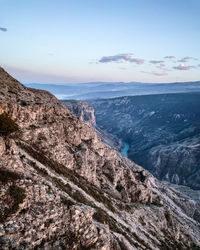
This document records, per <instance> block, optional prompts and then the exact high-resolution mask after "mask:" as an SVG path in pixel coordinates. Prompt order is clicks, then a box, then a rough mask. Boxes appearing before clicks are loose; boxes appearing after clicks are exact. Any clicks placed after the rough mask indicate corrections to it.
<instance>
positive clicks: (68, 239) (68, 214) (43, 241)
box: [0, 69, 200, 250]
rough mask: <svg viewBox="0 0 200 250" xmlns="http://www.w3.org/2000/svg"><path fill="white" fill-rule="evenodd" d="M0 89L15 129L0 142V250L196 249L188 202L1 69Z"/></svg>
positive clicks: (199, 236) (2, 108)
mask: <svg viewBox="0 0 200 250" xmlns="http://www.w3.org/2000/svg"><path fill="white" fill-rule="evenodd" d="M0 86H1V91H0V115H1V114H2V113H4V112H6V113H7V114H8V115H9V116H10V118H11V119H12V120H13V121H14V122H15V123H17V124H18V126H19V130H18V131H16V132H13V133H11V134H10V135H8V136H0V246H1V249H33V248H35V249H56V248H58V249H77V250H78V249H101V250H109V249H111V250H120V249H178V247H179V249H180V248H182V249H192V248H194V247H198V246H199V240H200V233H199V228H198V227H199V224H198V220H194V219H193V218H192V217H191V215H190V214H189V212H188V210H190V212H191V211H192V210H194V209H196V208H194V206H193V204H194V203H195V201H190V200H189V198H188V197H186V196H184V197H181V195H180V193H178V191H175V190H173V189H170V188H168V187H166V186H164V185H163V184H161V183H160V182H159V181H157V180H156V179H155V178H154V177H153V176H152V175H151V174H150V173H148V172H147V171H145V170H144V169H143V168H142V167H140V166H138V165H136V164H135V163H133V162H132V161H130V160H128V159H126V158H124V157H123V156H121V155H120V154H119V153H117V152H116V151H115V150H113V149H111V148H110V147H109V146H106V145H105V144H104V143H102V141H101V140H100V138H99V136H98V135H97V134H96V132H95V131H94V130H93V129H92V128H90V127H89V126H88V125H87V124H85V123H83V122H82V121H81V120H80V119H78V118H77V117H75V116H74V115H72V114H71V112H70V111H69V110H67V109H66V108H65V107H64V106H63V105H62V104H61V103H60V102H59V101H58V100H57V99H56V98H55V97H53V96H52V95H51V94H49V93H48V92H45V91H38V90H33V89H28V88H25V87H24V86H23V85H21V84H20V83H18V82H17V81H16V80H14V79H13V78H12V77H10V76H9V75H8V74H7V73H6V72H5V71H4V70H3V69H1V70H0ZM15 87H16V88H17V93H16V92H15ZM12 91H13V92H12ZM2 93H3V94H2ZM38 100H39V101H38ZM24 101H25V103H24ZM0 133H1V131H0ZM183 200H185V201H187V204H186V205H185V206H184V209H183V207H182V206H181V203H183ZM197 212H198V211H197ZM197 212H196V214H197V215H198V213H197ZM196 217H198V216H196Z"/></svg>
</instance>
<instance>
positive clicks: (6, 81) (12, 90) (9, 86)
mask: <svg viewBox="0 0 200 250" xmlns="http://www.w3.org/2000/svg"><path fill="white" fill-rule="evenodd" d="M0 94H1V95H0V102H8V103H18V104H22V105H30V104H48V105H60V102H59V101H58V100H57V99H56V98H55V96H53V95H52V94H51V93H49V92H48V91H45V90H37V89H32V88H27V87H25V86H24V85H22V84H21V83H20V82H18V81H17V80H16V79H15V78H13V77H12V76H11V75H9V74H8V73H7V72H6V71H5V70H4V69H3V68H2V67H0Z"/></svg>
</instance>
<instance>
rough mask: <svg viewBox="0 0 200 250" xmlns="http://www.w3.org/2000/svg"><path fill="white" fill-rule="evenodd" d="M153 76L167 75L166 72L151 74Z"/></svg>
mask: <svg viewBox="0 0 200 250" xmlns="http://www.w3.org/2000/svg"><path fill="white" fill-rule="evenodd" d="M152 73H153V75H155V76H167V75H168V74H167V73H166V72H152Z"/></svg>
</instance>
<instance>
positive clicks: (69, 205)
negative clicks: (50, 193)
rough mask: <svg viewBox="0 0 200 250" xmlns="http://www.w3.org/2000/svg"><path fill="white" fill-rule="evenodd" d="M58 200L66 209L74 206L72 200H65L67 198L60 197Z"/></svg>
mask: <svg viewBox="0 0 200 250" xmlns="http://www.w3.org/2000/svg"><path fill="white" fill-rule="evenodd" d="M60 200H61V202H62V203H63V204H64V205H66V206H67V207H68V208H69V207H71V206H73V205H75V203H74V202H73V201H72V200H69V199H67V198H66V197H64V196H61V197H60Z"/></svg>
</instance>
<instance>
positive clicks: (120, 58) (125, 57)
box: [99, 54, 144, 64]
mask: <svg viewBox="0 0 200 250" xmlns="http://www.w3.org/2000/svg"><path fill="white" fill-rule="evenodd" d="M99 62H100V63H109V62H131V63H136V64H143V63H144V59H141V58H132V54H118V55H115V56H103V57H102V58H101V59H100V60H99Z"/></svg>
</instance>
